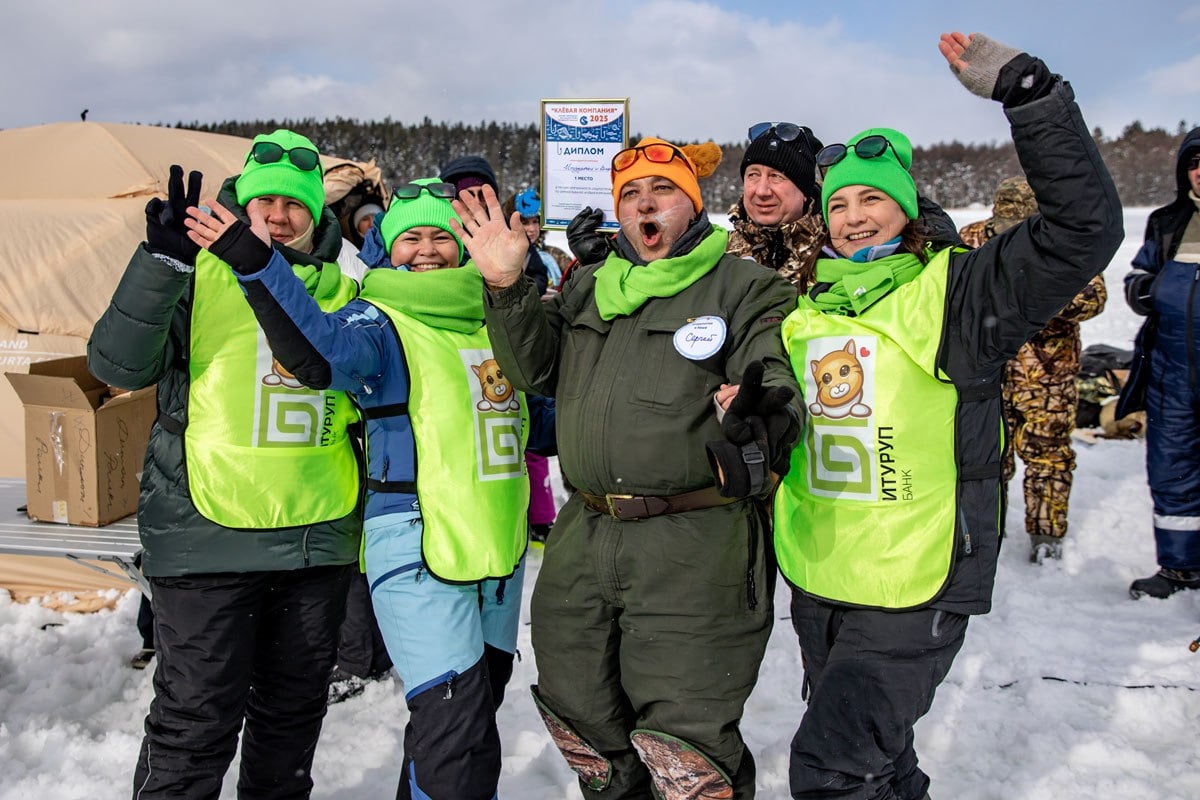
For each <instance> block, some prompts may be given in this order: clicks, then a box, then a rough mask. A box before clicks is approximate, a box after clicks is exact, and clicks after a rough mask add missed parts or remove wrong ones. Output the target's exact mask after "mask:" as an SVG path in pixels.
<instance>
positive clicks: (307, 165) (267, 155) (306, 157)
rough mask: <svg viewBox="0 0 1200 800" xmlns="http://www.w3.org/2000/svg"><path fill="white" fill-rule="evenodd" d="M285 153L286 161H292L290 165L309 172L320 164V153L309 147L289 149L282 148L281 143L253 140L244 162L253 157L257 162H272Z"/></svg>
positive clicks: (248, 161)
mask: <svg viewBox="0 0 1200 800" xmlns="http://www.w3.org/2000/svg"><path fill="white" fill-rule="evenodd" d="M284 154H286V155H287V157H288V161H291V162H292V166H293V167H295V168H296V169H298V170H302V171H304V172H311V171H313V170H314V169H316V168H317V167H319V166H320V165H321V155H320V154H319V153H318V152H317V151H316V150H313V149H312V148H311V147H293V148H292V149H290V150H284V149H283V145H280V144H276V143H275V142H255V143H254V146H253V147H251V148H250V153H249V155H247V156H246V163H247V164H249V163H250V159H254V160H255V161H257V162H258V163H259V164H274V163H275V162H276V161H278V160H279V159H281V158H283V156H284Z"/></svg>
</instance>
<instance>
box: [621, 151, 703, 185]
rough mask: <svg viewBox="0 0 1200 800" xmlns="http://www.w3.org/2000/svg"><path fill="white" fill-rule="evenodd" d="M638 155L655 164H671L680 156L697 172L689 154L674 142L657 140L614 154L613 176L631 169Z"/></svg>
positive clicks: (680, 158)
mask: <svg viewBox="0 0 1200 800" xmlns="http://www.w3.org/2000/svg"><path fill="white" fill-rule="evenodd" d="M638 155H641V157H642V158H644V159H646V160H647V161H650V162H652V163H654V164H669V163H671V161H672V160H673V159H676V158H678V159H679V160H680V161H682V162H683V163H684V164H687V168H688V169H689V170H691V171H692V173H693V174H695V170H694V169H692V164H691V162H690V161H688V160H687V156H685V155H684V154H683V151H682V150H680V149H679V148H678V147H676V146H675V145H673V144H666V143H665V142H664V143H659V142H655V143H654V144H644V145H641V146H639V147H629V148H626V149H625V150H622V151H621V152H619V153H617V154H616V155H615V156H613V160H612V177H614V178H615V177H616V176H617V173H618V172H620V171H622V170H626V169H629V168H630V167H632V166H633V164H634V162H636V161H637V160H638Z"/></svg>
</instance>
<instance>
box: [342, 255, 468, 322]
mask: <svg viewBox="0 0 1200 800" xmlns="http://www.w3.org/2000/svg"><path fill="white" fill-rule="evenodd" d="M359 297H361V298H363V299H364V300H378V301H379V302H380V303H381V304H383V305H386V306H387V307H389V308H393V309H395V310H396V311H399V312H401V313H403V314H407V315H408V316H410V317H413V318H414V319H417V320H419V321H420V322H423V323H424V324H426V325H428V326H430V327H432V328H441V329H443V330H450V331H456V332H458V333H474V332H475V331H477V330H479V329H480V328H482V327H483V276H481V275H480V274H479V270H477V269H476V268H475V265H474V264H473V263H467V265H466V266H462V267H457V268H451V269H438V270H433V271H431V272H408V271H406V270H399V269H388V268H387V267H377V268H375V269H371V270H367V274H366V275H365V276H364V277H363V285H362V292H361V293H360V294H359Z"/></svg>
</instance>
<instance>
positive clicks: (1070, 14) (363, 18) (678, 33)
mask: <svg viewBox="0 0 1200 800" xmlns="http://www.w3.org/2000/svg"><path fill="white" fill-rule="evenodd" d="M7 6H8V7H7V8H6V9H5V11H4V12H3V15H2V17H0V19H2V20H3V31H4V40H5V44H4V46H3V47H0V98H2V100H3V102H2V103H0V128H12V127H22V126H27V125H38V124H42V123H47V122H59V121H74V120H78V119H79V112H80V111H81V110H82V109H84V108H88V109H90V113H89V115H88V119H89V120H92V121H111V122H146V123H156V122H163V123H174V122H176V121H179V120H183V121H193V120H199V121H204V122H210V121H219V120H231V119H235V120H249V119H267V118H275V119H283V118H290V119H298V118H303V117H316V118H326V117H338V116H341V117H348V118H356V119H382V118H384V117H388V116H390V117H391V118H393V119H396V120H401V121H404V122H417V121H420V120H421V118H422V117H425V116H428V117H430V118H432V119H433V120H434V121H452V122H453V121H463V122H467V123H477V122H479V121H482V120H499V121H513V122H521V123H536V122H537V121H538V109H539V106H538V102H539V100H541V99H543V98H556V99H560V98H596V99H599V98H623V97H628V98H629V100H630V122H631V129H632V130H633V131H634V132H640V133H643V134H655V135H660V136H664V137H667V138H671V139H679V140H694V139H703V138H713V139H715V140H716V141H718V142H728V141H734V140H737V139H741V138H742V137H744V136H745V131H746V128H747V126H748V125H749V124H750V123H753V122H758V121H760V120H789V121H793V122H800V123H805V124H808V125H809V126H811V127H812V128H813V129H814V130H815V131H816V133H817V135H818V136H820V137H821V138H822V139H824V140H825V142H826V143H829V142H835V141H842V140H844V139H845V138H847V137H848V136H850V135H852V134H853V133H855V132H856V131H858V130H860V129H862V128H866V127H872V126H878V125H883V126H890V127H895V128H899V129H900V130H902V131H905V132H906V133H908V134H909V135H910V136H911V137H912V139H913V140H914V142H916V143H918V144H930V143H933V142H938V141H949V140H952V139H958V140H960V141H997V140H1004V139H1007V138H1008V129H1007V125H1006V123H1005V120H1004V115H1003V113H1002V111H1001V110H1000V107H999V105H998V104H996V103H991V102H987V101H984V100H982V99H979V98H976V97H974V96H972V95H970V94H969V93H967V91H966V90H965V89H963V88H962V87H961V86H960V85H959V84H958V82H957V81H956V80H954V79H953V77H952V76H951V75H950V73H949V71H948V69H947V67H946V65H945V61H944V60H943V59H942V57H941V56H940V55H939V53H938V51H937V39H938V35H939V34H940V33H941V32H942V31H946V30H962V31H965V32H973V31H982V32H984V33H987V34H989V35H990V36H992V37H993V38H995V39H999V40H1000V41H1002V42H1004V43H1006V44H1010V45H1012V46H1014V47H1017V48H1018V49H1023V50H1026V51H1028V52H1031V53H1033V54H1034V55H1037V56H1040V57H1042V58H1043V59H1044V60H1045V61H1046V63H1047V64H1048V65H1049V66H1050V68H1051V69H1052V70H1054V71H1056V72H1059V73H1061V74H1062V75H1063V76H1065V77H1066V78H1067V79H1068V80H1070V81H1071V83H1072V85H1073V86H1074V87H1075V92H1076V95H1077V97H1078V99H1079V102H1080V105H1081V106H1082V108H1083V110H1084V115H1085V117H1086V119H1087V121H1088V123H1089V124H1090V125H1091V126H1093V127H1095V126H1099V127H1101V128H1103V129H1104V131H1105V132H1106V133H1107V134H1109V135H1116V134H1118V133H1120V131H1121V130H1122V129H1123V128H1124V127H1125V126H1126V125H1128V124H1129V123H1130V122H1132V121H1133V120H1141V122H1142V123H1143V124H1144V125H1146V126H1147V127H1152V126H1161V127H1165V128H1167V129H1168V130H1170V131H1174V130H1175V128H1176V127H1177V126H1178V125H1179V123H1180V121H1181V120H1183V121H1186V123H1187V124H1188V125H1189V127H1190V126H1192V125H1197V124H1200V3H1197V2H1195V0H1121V1H1120V2H1116V1H1113V0H1091V2H1056V0H992V2H978V1H977V0H961V1H960V2H957V3H955V2H953V0H915V1H914V2H903V3H902V2H895V0H892V2H872V0H851V1H850V2H823V3H819V4H818V3H810V2H795V1H793V2H786V1H785V0H745V1H743V2H735V1H734V0H721V1H720V2H708V3H702V2H691V1H690V0H642V2H629V1H627V0H592V1H591V2H586V1H585V0H557V2H546V3H542V2H533V0H525V2H520V3H512V2H508V1H507V0H492V1H491V2H484V1H483V0H459V2H453V1H452V2H448V3H445V2H434V0H422V1H421V2H410V1H409V0H354V2H345V1H344V0H342V2H337V3H319V2H314V1H313V0H289V1H288V2H272V3H265V2H255V0H240V2H229V0H204V1H203V2H196V3H181V2H170V1H169V0H103V1H102V2H97V1H96V0H56V2H48V3H40V2H38V3H33V2H29V3H9V4H7ZM947 9H951V10H947ZM351 15H353V16H351Z"/></svg>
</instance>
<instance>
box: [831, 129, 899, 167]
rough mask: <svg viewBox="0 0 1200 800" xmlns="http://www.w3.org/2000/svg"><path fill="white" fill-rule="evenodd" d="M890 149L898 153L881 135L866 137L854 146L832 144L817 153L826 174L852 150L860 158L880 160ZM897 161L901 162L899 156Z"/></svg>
mask: <svg viewBox="0 0 1200 800" xmlns="http://www.w3.org/2000/svg"><path fill="white" fill-rule="evenodd" d="M889 147H891V148H892V152H893V153H895V152H896V148H895V147H892V143H891V142H889V141H888V140H887V138H886V137H884V136H880V135H879V134H873V135H871V136H865V137H863V138H862V139H859V140H858V141H857V142H855V143H854V144H852V145H844V144H831V145H829V146H828V147H822V148H821V150H820V152H818V153H817V166H818V167H820V168H821V170H822V171H823V172H824V171H826V170H828V169H829V168H830V167H832V166H833V165H834V164H836V163H838V162H839V161H841V160H842V159H843V158H845V157H846V153H848V152H850V150H851V149H853V150H854V155H856V156H858V157H859V158H879V157H880V156H881V155H883V154H884V153H886V152H887V149H888V148H889ZM896 160H897V161H899V160H900V156H899V155H897V156H896Z"/></svg>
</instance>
